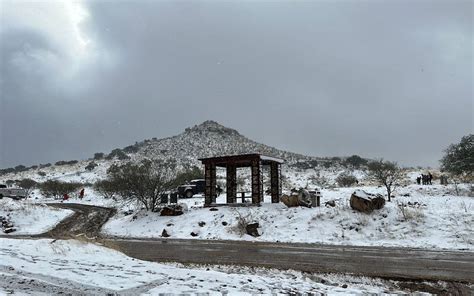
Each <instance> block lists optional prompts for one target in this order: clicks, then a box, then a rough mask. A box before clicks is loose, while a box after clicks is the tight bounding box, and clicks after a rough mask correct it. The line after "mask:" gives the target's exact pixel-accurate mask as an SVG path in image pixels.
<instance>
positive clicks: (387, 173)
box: [368, 159, 403, 201]
mask: <svg viewBox="0 0 474 296" xmlns="http://www.w3.org/2000/svg"><path fill="white" fill-rule="evenodd" d="M368 167H369V177H371V178H372V179H373V180H375V181H377V182H379V183H380V184H382V185H384V186H385V188H386V189H387V196H388V201H391V197H392V192H393V191H394V190H395V188H396V186H397V185H398V182H399V181H401V179H402V177H403V173H402V170H401V169H400V167H399V166H398V165H397V163H396V162H390V161H384V160H383V159H380V160H378V161H373V162H370V163H369V165H368Z"/></svg>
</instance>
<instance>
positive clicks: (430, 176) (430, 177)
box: [428, 172, 433, 185]
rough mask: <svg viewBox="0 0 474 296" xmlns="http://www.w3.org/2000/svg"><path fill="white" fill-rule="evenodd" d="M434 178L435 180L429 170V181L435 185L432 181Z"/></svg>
mask: <svg viewBox="0 0 474 296" xmlns="http://www.w3.org/2000/svg"><path fill="white" fill-rule="evenodd" d="M432 180H433V175H432V174H431V173H430V172H428V182H429V184H430V185H433V184H432V183H431V181H432Z"/></svg>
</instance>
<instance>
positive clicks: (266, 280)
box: [0, 239, 401, 295]
mask: <svg viewBox="0 0 474 296" xmlns="http://www.w3.org/2000/svg"><path fill="white" fill-rule="evenodd" d="M0 279H2V280H0V295H2V294H11V293H15V294H17V293H19V294H24V295H48V294H52V293H59V292H61V293H62V294H69V293H71V294H78V293H84V294H101V295H106V294H114V293H119V294H126V295H157V294H160V293H176V294H179V293H192V294H199V293H209V294H210V295H223V294H226V293H229V294H232V295H236V294H242V295H248V294H255V293H258V294H270V293H278V294H282V295H283V294H290V293H301V294H306V293H313V294H319V293H324V294H331V295H348V294H373V293H375V294H381V293H390V294H392V293H393V294H396V293H401V291H399V290H398V289H397V288H396V286H395V285H394V283H393V282H390V281H383V280H379V279H368V278H361V277H353V276H343V275H319V274H305V273H301V272H296V271H277V270H268V269H256V268H244V267H219V266H214V267H194V266H186V267H185V266H183V265H178V264H159V263H152V262H147V261H141V260H137V259H133V258H130V257H127V256H125V255H123V254H122V253H120V252H117V251H115V250H112V249H108V248H105V247H101V246H98V245H94V244H90V243H84V242H78V241H74V240H68V241H64V240H58V241H56V240H49V239H41V240H14V239H0Z"/></svg>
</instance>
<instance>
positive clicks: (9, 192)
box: [0, 184, 27, 199]
mask: <svg viewBox="0 0 474 296" xmlns="http://www.w3.org/2000/svg"><path fill="white" fill-rule="evenodd" d="M26 195H27V194H26V190H25V189H21V188H8V187H7V185H4V184H0V199H1V198H3V197H10V198H13V199H21V198H26Z"/></svg>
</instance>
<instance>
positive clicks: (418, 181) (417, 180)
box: [416, 176, 421, 185]
mask: <svg viewBox="0 0 474 296" xmlns="http://www.w3.org/2000/svg"><path fill="white" fill-rule="evenodd" d="M416 184H418V185H420V184H421V176H418V177H416Z"/></svg>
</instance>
